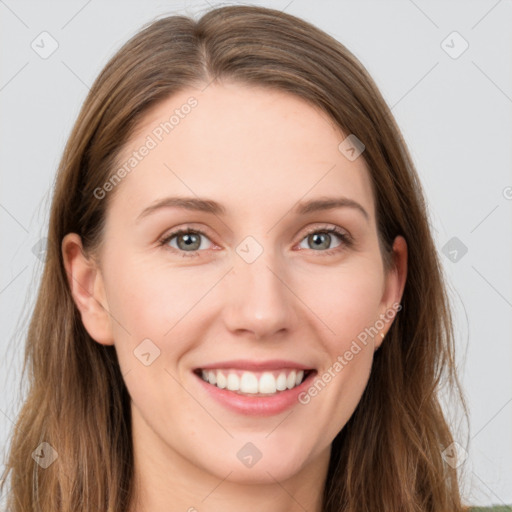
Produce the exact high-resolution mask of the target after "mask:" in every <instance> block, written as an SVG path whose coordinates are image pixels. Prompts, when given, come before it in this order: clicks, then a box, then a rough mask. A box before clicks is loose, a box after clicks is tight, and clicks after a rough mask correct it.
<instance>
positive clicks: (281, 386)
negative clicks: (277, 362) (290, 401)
mask: <svg viewBox="0 0 512 512" xmlns="http://www.w3.org/2000/svg"><path fill="white" fill-rule="evenodd" d="M276 388H277V389H278V391H284V390H285V389H286V374H285V373H284V372H283V373H280V374H279V377H277V380H276Z"/></svg>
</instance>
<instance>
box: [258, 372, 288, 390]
mask: <svg viewBox="0 0 512 512" xmlns="http://www.w3.org/2000/svg"><path fill="white" fill-rule="evenodd" d="M281 375H284V373H282V374H281ZM276 388H277V386H276V379H275V378H274V376H273V375H272V374H271V373H269V372H265V373H264V374H263V375H262V376H261V377H260V385H259V387H258V390H259V392H260V393H275V392H276V390H277V389H276ZM280 391H282V390H280Z"/></svg>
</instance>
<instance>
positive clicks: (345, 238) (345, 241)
mask: <svg viewBox="0 0 512 512" xmlns="http://www.w3.org/2000/svg"><path fill="white" fill-rule="evenodd" d="M191 233H193V234H196V235H201V236H204V237H206V238H209V237H208V235H207V234H206V233H205V232H203V231H201V230H200V229H196V228H194V229H192V228H180V229H177V230H176V231H173V232H172V233H169V234H168V235H166V236H165V237H164V238H162V239H161V240H160V241H159V245H160V246H163V247H164V248H165V249H167V250H170V251H172V252H174V253H176V252H178V253H180V254H181V255H182V257H183V258H191V257H192V258H193V257H195V256H199V255H200V254H199V253H200V252H202V251H200V250H196V251H190V252H187V251H181V250H178V249H175V248H174V247H169V246H168V245H167V244H168V243H169V242H170V241H171V240H172V239H173V238H174V237H176V236H179V235H183V234H191ZM314 233H322V234H334V235H338V237H339V238H340V239H341V242H342V243H341V244H340V245H339V246H338V247H336V248H335V249H328V250H326V251H315V252H320V253H322V255H323V256H332V255H334V254H337V253H338V252H340V251H343V250H345V249H347V248H350V247H352V245H353V243H354V241H353V239H352V237H351V236H350V235H348V234H347V233H346V232H344V231H342V230H341V229H339V228H337V227H330V226H325V227H320V228H313V229H311V230H310V231H308V232H306V233H305V236H304V237H302V239H301V240H300V241H301V242H302V240H304V238H306V237H307V236H309V235H312V234H314ZM301 250H304V249H301ZM309 250H313V249H309Z"/></svg>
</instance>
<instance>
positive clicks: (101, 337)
mask: <svg viewBox="0 0 512 512" xmlns="http://www.w3.org/2000/svg"><path fill="white" fill-rule="evenodd" d="M61 250H62V258H63V260H64V268H65V270H66V275H67V278H68V284H69V288H70V291H71V295H72V297H73V300H74V302H75V304H76V307H77V308H78V310H79V311H80V316H81V318H82V322H83V324H84V327H85V329H86V330H87V332H88V333H89V335H90V336H91V338H93V339H94V340H95V341H97V342H98V343H101V344H102V345H113V344H114V340H113V336H112V327H111V322H110V314H109V309H108V303H107V298H106V295H105V288H104V283H103V277H102V274H101V272H100V269H99V268H98V266H97V264H96V262H95V261H94V260H93V259H91V258H88V257H87V256H86V255H85V254H84V252H83V248H82V241H81V239H80V236H79V235H77V234H76V233H68V234H67V235H66V236H65V237H64V238H63V240H62V245H61Z"/></svg>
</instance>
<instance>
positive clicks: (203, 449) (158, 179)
mask: <svg viewBox="0 0 512 512" xmlns="http://www.w3.org/2000/svg"><path fill="white" fill-rule="evenodd" d="M191 97H193V98H195V100H190V98H191ZM186 105H188V107H187V106H186ZM171 116H174V117H173V118H171ZM170 118H171V121H170ZM166 122H167V123H168V124H167V125H166V124H165V123H166ZM161 123H162V124H161ZM346 135H348V134H346ZM346 135H343V134H342V133H341V132H340V131H338V130H337V129H336V128H335V127H334V126H333V124H332V123H331V122H330V120H329V118H328V116H327V115H325V114H323V113H321V112H319V111H318V110H316V109H315V108H313V107H311V106H309V105H308V104H307V103H305V102H304V101H302V100H300V99H298V98H296V97H294V96H292V95H289V94H286V93H283V92H277V91H274V90H267V89H263V88H252V87H249V86H245V85H237V84H224V85H216V84H212V85H210V86H208V87H206V88H205V89H204V91H203V92H201V90H200V89H195V88H191V89H188V90H186V91H183V92H181V93H180V94H177V95H175V96H173V97H172V98H170V99H168V100H166V101H165V102H163V103H161V104H160V105H158V106H157V107H156V108H155V109H154V110H152V111H151V112H150V114H148V115H147V116H146V118H145V119H144V122H143V123H142V124H141V125H140V127H139V129H138V130H137V132H136V134H135V135H134V137H133V138H132V140H131V141H130V143H129V144H128V145H127V146H126V147H125V150H124V152H123V154H122V156H121V158H120V165H119V167H122V165H124V163H127V165H126V166H125V172H124V173H123V172H120V173H118V177H120V178H121V181H120V183H118V184H116V185H115V186H113V185H110V186H109V185H108V184H107V185H106V186H105V187H103V188H102V189H101V190H97V196H98V198H99V199H97V200H107V199H108V200H109V201H110V202H109V208H108V213H107V218H106V225H105V232H104V235H105V236H104V244H103V246H102V248H101V252H100V270H99V271H98V272H97V273H96V274H86V271H85V268H86V267H85V265H84V266H83V269H84V271H83V273H82V274H80V271H79V270H78V269H79V268H80V265H81V263H80V260H79V259H76V260H75V263H76V266H75V267H74V268H75V270H76V273H75V277H76V279H77V280H79V281H80V279H82V280H83V281H84V283H85V282H86V277H85V276H86V275H89V278H90V281H87V283H89V285H90V290H91V293H92V294H93V295H94V298H95V299H96V300H97V301H98V302H99V303H101V304H102V306H103V307H99V306H98V305H96V306H95V302H92V301H91V303H90V304H89V305H88V306H86V307H85V306H83V303H85V300H86V298H82V300H83V303H82V304H81V305H80V306H79V307H80V310H81V313H82V319H83V321H84V325H85V326H86V328H87V329H88V331H89V333H90V334H91V336H92V337H93V338H94V339H95V340H96V341H98V342H99V343H104V344H114V345H115V350H116V352H117V354H118V358H119V363H120V366H121V371H122V374H123V376H124V380H125V382H126V386H127V388H128V391H129V393H130V396H131V399H132V421H133V435H134V443H135V446H136V449H137V446H138V447H139V449H138V452H137V453H138V454H140V455H138V456H137V457H139V459H140V458H142V457H145V458H147V460H151V461H152V464H153V465H154V467H155V468H159V469H160V470H164V467H166V466H165V463H164V462H162V461H164V460H167V461H173V462H172V464H175V463H176V464H177V463H178V461H179V464H180V465H181V467H184V465H186V466H187V467H188V468H193V470H194V471H202V472H207V473H209V474H211V475H214V476H215V477H217V478H220V479H224V478H226V475H227V473H228V472H229V471H231V473H230V474H229V477H228V480H231V481H237V482H257V481H260V482H263V481H265V482H270V481H274V479H276V480H278V481H282V480H283V479H286V478H289V477H291V476H292V475H294V474H296V473H298V472H300V471H302V470H303V469H305V468H306V467H308V465H314V464H315V463H317V462H318V461H320V460H321V461H323V462H325V461H327V460H328V454H329V448H330V444H331V442H332V440H333V439H334V437H335V436H336V434H337V433H338V432H339V431H340V430H341V429H342V428H343V426H344V425H345V423H346V422H347V420H348V419H349V418H350V416H351V415H352V413H353V412H354V409H355V408H356V406H357V403H358V401H359V399H360V397H361V394H362V393H363V390H364V388H365V386H366V384H367V381H368V377H369V373H370V370H371V365H372V358H373V355H374V351H375V350H376V349H377V347H378V346H379V344H380V343H381V342H382V337H381V335H380V333H384V334H385V333H386V332H387V331H388V330H389V328H390V326H391V323H392V319H393V317H394V315H395V314H396V304H397V303H398V302H399V301H400V298H401V295H402V291H403V286H404V281H405V273H406V265H405V263H406V246H405V242H404V240H403V239H402V238H401V237H397V240H396V241H395V246H394V249H395V262H396V264H397V270H396V271H393V272H390V273H389V274H387V275H386V274H385V272H384V267H383V261H382V255H381V253H380V250H379V244H378V239H377V229H376V223H375V205H374V199H373V196H372V189H371V186H370V178H369V173H368V170H367V168H366V166H365V162H364V160H363V158H362V157H360V158H355V159H354V155H356V156H357V153H354V152H351V151H350V150H349V151H348V152H347V151H344V150H340V149H339V145H340V143H341V142H342V141H343V140H344V139H345V138H346ZM356 135H357V134H356ZM143 147H146V148H147V149H146V150H144V149H141V148H143ZM342 147H344V146H342ZM356 150H357V148H356ZM134 152H135V153H134ZM363 156H364V153H363ZM130 158H132V159H133V160H130ZM130 162H131V163H130ZM127 169H129V170H128V171H127V172H126V170H127ZM111 189H113V190H111ZM109 194H112V196H111V197H104V196H108V195H109ZM171 198H180V199H181V200H182V202H181V206H180V203H178V202H176V201H175V200H174V199H171ZM343 198H344V200H345V201H347V200H350V203H347V204H346V205H345V206H339V205H338V206H332V205H333V204H334V201H341V200H342V199H343ZM327 199H328V200H332V201H333V203H332V204H331V206H332V207H330V208H321V207H320V206H321V204H320V203H317V201H319V200H327ZM308 205H309V206H308ZM315 205H316V206H315ZM324 206H325V205H324ZM331 229H334V230H338V231H339V233H340V234H337V233H335V232H331V233H329V232H327V233H326V230H331ZM177 230H183V231H184V232H185V233H182V234H181V235H179V234H175V232H176V231H177ZM199 232H200V233H199ZM66 243H70V241H69V240H68V241H67V242H66V240H65V244H64V252H65V253H67V252H68V251H67V250H66V249H65V247H66ZM69 268H71V267H69ZM91 282H92V284H91ZM84 286H85V287H86V288H87V286H88V285H87V284H84ZM74 293H75V294H76V293H80V292H79V291H78V292H76V291H75V292H74ZM96 304H97V303H96ZM394 304H395V306H393V305H394ZM107 312H108V313H107ZM365 329H366V331H365ZM384 343H385V341H384ZM303 373H304V376H303ZM203 376H204V377H206V378H207V379H209V380H211V383H210V382H209V383H207V382H206V381H205V380H203V378H202V377H203ZM302 379H305V380H303V381H302V384H300V382H301V380H302ZM296 383H299V385H298V386H296ZM240 385H241V386H242V388H241V390H240V388H239V386H240ZM219 386H220V387H219ZM237 388H238V391H237ZM283 388H285V389H286V390H283ZM288 388H291V389H288ZM244 390H245V391H244ZM262 392H263V393H262ZM142 454H144V455H142ZM148 466H149V463H148ZM155 471H156V469H155ZM197 474H199V473H197Z"/></svg>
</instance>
